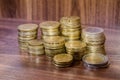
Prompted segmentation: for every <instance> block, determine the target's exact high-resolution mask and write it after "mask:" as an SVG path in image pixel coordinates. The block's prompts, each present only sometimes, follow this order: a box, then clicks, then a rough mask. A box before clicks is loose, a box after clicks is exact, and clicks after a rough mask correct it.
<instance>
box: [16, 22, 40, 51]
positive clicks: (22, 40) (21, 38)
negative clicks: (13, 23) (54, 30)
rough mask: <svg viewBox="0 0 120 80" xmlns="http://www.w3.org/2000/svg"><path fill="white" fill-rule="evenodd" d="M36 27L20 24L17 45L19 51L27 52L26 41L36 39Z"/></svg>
mask: <svg viewBox="0 0 120 80" xmlns="http://www.w3.org/2000/svg"><path fill="white" fill-rule="evenodd" d="M37 31H38V25H36V24H22V25H20V26H18V43H19V48H20V51H25V52H26V51H27V50H28V41H30V40H33V39H36V38H37Z"/></svg>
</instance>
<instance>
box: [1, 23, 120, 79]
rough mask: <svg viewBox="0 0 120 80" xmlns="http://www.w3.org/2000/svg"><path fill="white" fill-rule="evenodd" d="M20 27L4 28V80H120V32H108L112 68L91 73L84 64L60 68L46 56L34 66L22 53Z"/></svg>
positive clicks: (5, 25) (2, 35) (7, 26)
mask: <svg viewBox="0 0 120 80" xmlns="http://www.w3.org/2000/svg"><path fill="white" fill-rule="evenodd" d="M17 25H18V24H14V23H9V24H1V25H0V80H120V30H116V29H105V34H106V37H107V41H106V44H105V45H106V52H107V55H108V57H109V59H110V66H109V67H108V68H106V69H100V70H93V71H91V70H88V69H86V68H85V67H84V66H83V64H82V63H76V64H74V65H73V66H72V67H68V68H56V67H55V66H54V65H53V64H52V63H51V62H50V60H49V59H48V58H47V57H45V56H41V57H39V58H37V59H36V61H37V62H38V63H33V58H30V57H28V56H27V55H24V54H23V53H20V52H19V48H18V43H17Z"/></svg>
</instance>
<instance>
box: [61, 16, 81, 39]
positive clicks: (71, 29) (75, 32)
mask: <svg viewBox="0 0 120 80" xmlns="http://www.w3.org/2000/svg"><path fill="white" fill-rule="evenodd" d="M60 23H61V33H62V35H63V36H64V37H65V39H66V41H68V40H79V39H80V34H81V24H80V18H79V17H77V16H71V17H62V18H61V20H60Z"/></svg>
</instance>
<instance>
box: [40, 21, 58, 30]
mask: <svg viewBox="0 0 120 80" xmlns="http://www.w3.org/2000/svg"><path fill="white" fill-rule="evenodd" d="M59 26H60V23H59V22H57V21H46V22H42V23H41V24H40V28H42V29H55V28H59Z"/></svg>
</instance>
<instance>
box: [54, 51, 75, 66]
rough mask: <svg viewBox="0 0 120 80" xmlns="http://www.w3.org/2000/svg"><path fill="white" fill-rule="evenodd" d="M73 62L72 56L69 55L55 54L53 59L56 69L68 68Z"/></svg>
mask: <svg viewBox="0 0 120 80" xmlns="http://www.w3.org/2000/svg"><path fill="white" fill-rule="evenodd" d="M72 61H73V56H72V55H70V54H65V53H62V54H57V55H55V56H54V57H53V62H54V64H55V66H57V67H68V66H70V65H71V63H72Z"/></svg>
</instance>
